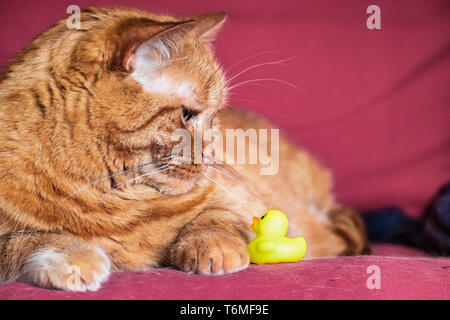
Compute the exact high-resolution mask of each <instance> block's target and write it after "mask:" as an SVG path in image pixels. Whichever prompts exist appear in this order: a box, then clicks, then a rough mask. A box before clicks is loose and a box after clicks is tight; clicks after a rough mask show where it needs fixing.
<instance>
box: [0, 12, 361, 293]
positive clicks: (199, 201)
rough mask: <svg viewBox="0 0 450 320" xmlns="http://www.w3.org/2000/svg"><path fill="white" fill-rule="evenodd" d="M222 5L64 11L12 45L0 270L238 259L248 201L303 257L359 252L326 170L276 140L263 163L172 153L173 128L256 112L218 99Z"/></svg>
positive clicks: (49, 282) (49, 276) (357, 232)
mask: <svg viewBox="0 0 450 320" xmlns="http://www.w3.org/2000/svg"><path fill="white" fill-rule="evenodd" d="M223 18H224V16H223V15H221V14H217V15H206V16H199V17H191V18H185V19H175V18H171V17H162V16H155V15H150V14H147V13H145V12H140V11H137V10H133V9H124V8H106V9H89V10H86V11H84V12H83V13H82V19H81V29H80V30H68V29H67V28H66V26H65V21H64V20H63V21H61V22H59V23H58V24H57V25H55V26H54V27H53V28H51V29H50V30H49V31H46V32H45V33H43V34H42V35H41V36H39V37H38V38H37V39H36V40H35V41H33V43H32V44H31V45H30V46H29V47H28V48H27V49H26V50H24V51H23V52H22V53H21V54H20V55H19V56H18V58H17V60H16V62H15V63H14V64H13V65H11V67H10V68H9V70H8V72H7V73H6V74H4V75H3V77H2V79H1V82H0V178H1V181H2V183H1V184H0V256H1V260H0V278H1V279H3V280H10V279H17V278H21V279H24V280H28V281H32V282H33V283H36V284H38V285H41V286H46V287H56V288H62V289H67V290H96V289H97V288H99V286H100V284H101V282H103V281H104V280H105V279H106V278H107V276H108V274H109V272H110V271H114V270H142V269H148V268H152V267H158V266H166V265H174V266H176V267H178V268H180V269H182V270H185V271H191V272H198V273H202V274H222V273H225V272H233V271H237V270H241V269H243V268H245V267H246V266H247V265H248V253H247V248H246V244H247V243H248V241H249V239H250V238H251V237H252V231H251V229H250V224H251V221H252V216H254V215H257V216H258V215H262V214H263V213H264V212H265V211H267V210H269V209H280V210H282V211H284V212H285V213H286V214H287V215H288V217H289V219H290V233H291V234H293V235H298V236H302V237H304V238H305V239H306V241H307V243H308V252H307V255H306V257H307V258H317V257H326V256H335V255H343V254H360V253H364V252H367V250H368V247H367V240H366V237H365V233H364V228H363V226H362V225H361V222H360V220H359V219H358V217H357V216H356V215H355V214H354V213H353V212H351V211H350V210H346V209H341V208H339V206H338V205H337V204H336V203H335V202H334V199H333V196H332V193H331V179H330V175H329V174H328V172H327V171H326V170H324V169H322V168H321V167H320V166H319V165H318V164H317V163H316V162H315V161H314V160H313V159H312V158H311V157H310V156H309V155H308V154H307V153H306V152H303V151H301V150H298V149H297V148H296V147H294V146H292V145H291V144H290V143H289V142H287V141H285V140H283V139H282V140H281V141H280V160H279V171H278V173H276V174H275V175H261V174H260V171H259V170H260V167H259V166H258V165H250V164H249V165H236V166H235V167H234V172H235V173H234V172H231V171H229V170H228V169H227V170H219V171H218V170H217V169H214V168H213V166H210V165H207V164H192V165H185V164H179V163H174V162H171V161H173V160H172V159H170V157H169V156H170V152H171V150H172V148H173V147H174V145H175V144H176V142H173V141H172V140H171V139H170V137H171V133H172V132H173V131H174V130H176V129H178V128H185V129H187V130H189V131H193V130H194V127H195V126H199V125H200V126H202V127H204V128H207V127H210V126H211V124H212V123H217V124H220V128H221V130H224V129H225V128H242V129H244V130H246V129H248V128H254V129H259V128H268V127H269V126H268V124H267V123H266V122H264V121H263V120H261V119H259V118H257V117H255V116H252V115H249V114H245V113H241V112H238V111H233V110H231V109H222V108H223V106H224V104H225V98H226V89H225V80H224V78H223V75H222V72H221V70H220V68H219V67H218V65H217V64H216V62H215V61H214V58H213V55H212V52H211V50H210V48H209V46H208V43H209V41H210V40H209V38H210V37H211V35H212V33H213V32H215V29H217V28H218V26H219V25H220V24H221V22H222V21H223ZM216 114H218V116H217V117H216ZM142 174H144V176H143V177H141V178H138V176H139V175H142ZM212 180H214V181H212Z"/></svg>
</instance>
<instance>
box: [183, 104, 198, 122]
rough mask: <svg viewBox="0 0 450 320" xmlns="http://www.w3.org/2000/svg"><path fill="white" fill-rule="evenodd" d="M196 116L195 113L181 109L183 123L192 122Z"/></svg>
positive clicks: (184, 108)
mask: <svg viewBox="0 0 450 320" xmlns="http://www.w3.org/2000/svg"><path fill="white" fill-rule="evenodd" d="M197 114H198V112H197V111H195V110H192V109H188V108H186V107H183V113H182V116H183V121H184V122H185V123H186V122H188V121H189V120H192V119H193V118H194V117H195V116H196V115H197Z"/></svg>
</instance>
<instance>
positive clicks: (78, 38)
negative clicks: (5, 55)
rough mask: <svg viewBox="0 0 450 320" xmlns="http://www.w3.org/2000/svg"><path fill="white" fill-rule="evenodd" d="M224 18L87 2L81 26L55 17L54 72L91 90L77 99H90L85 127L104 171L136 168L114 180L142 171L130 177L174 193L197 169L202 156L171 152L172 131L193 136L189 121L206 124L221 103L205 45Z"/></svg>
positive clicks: (220, 82) (220, 85) (217, 74)
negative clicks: (187, 158) (183, 157)
mask: <svg viewBox="0 0 450 320" xmlns="http://www.w3.org/2000/svg"><path fill="white" fill-rule="evenodd" d="M224 20H225V14H224V13H218V14H209V15H202V16H194V17H186V18H173V17H168V16H158V15H151V14H148V13H145V12H141V11H138V10H134V9H125V8H102V9H100V8H90V9H87V10H84V11H82V13H81V21H80V26H81V28H80V29H79V30H77V29H74V30H69V29H67V28H66V27H65V26H64V25H63V23H64V22H61V23H60V26H59V29H60V30H61V31H60V32H61V35H60V37H61V36H62V37H63V38H65V39H66V40H65V41H64V42H60V45H59V46H60V48H59V51H58V52H57V59H59V60H61V61H62V62H61V64H60V66H59V65H58V67H57V68H55V70H56V71H55V74H56V77H57V80H60V79H61V78H63V77H70V78H71V79H70V81H71V82H74V81H75V82H76V81H79V82H80V83H81V84H82V86H83V87H84V90H86V91H87V92H88V93H89V97H88V100H89V101H81V100H80V102H79V103H88V104H89V106H88V108H89V121H90V125H89V127H90V129H89V130H91V133H92V135H93V137H94V136H95V139H97V140H96V141H97V143H98V144H100V146H99V148H100V149H101V150H102V152H104V153H105V154H104V159H103V161H104V162H105V165H106V166H107V167H108V170H109V172H110V173H111V174H116V173H118V172H121V171H130V169H131V171H132V170H133V169H134V168H137V167H139V168H140V169H139V170H136V171H135V172H131V173H130V174H118V175H116V176H115V178H114V179H115V182H114V183H116V184H118V185H121V184H123V183H126V182H127V181H130V178H136V177H137V176H138V175H144V176H143V177H141V178H139V179H134V180H132V182H130V183H131V184H132V183H144V184H146V185H149V186H152V187H154V188H155V189H157V190H159V191H161V192H163V193H165V194H172V195H175V194H181V193H185V192H187V191H189V190H190V189H191V188H192V187H193V186H194V185H195V183H196V181H197V180H198V178H199V177H200V176H201V175H202V172H203V170H205V164H203V163H196V164H194V163H191V164H185V163H180V162H179V161H175V160H172V159H170V156H171V153H172V149H173V148H174V147H175V146H176V145H177V144H179V143H180V141H181V137H179V139H173V133H174V132H175V130H177V129H186V130H188V131H189V132H190V133H191V138H192V139H193V137H194V134H193V132H194V128H200V127H201V128H202V129H203V130H206V129H208V128H210V127H211V123H212V121H213V119H214V117H215V115H216V113H217V112H218V110H219V109H221V108H222V107H223V106H224V104H225V100H226V86H225V79H224V75H223V72H222V70H221V68H220V66H219V64H218V63H217V62H216V60H215V58H214V56H213V52H212V50H211V41H212V38H213V36H214V34H215V33H216V32H217V31H218V29H219V28H220V26H221V25H222V23H223V22H224ZM70 81H69V82H70ZM68 86H71V85H70V84H68ZM65 89H66V90H67V91H69V89H67V88H65ZM70 90H72V91H73V90H75V89H74V88H73V87H72V86H71V87H70ZM92 141H94V140H92ZM92 143H93V142H92ZM192 146H194V143H192ZM204 147H206V145H205V146H204ZM193 150H194V148H192V162H194V159H193V157H194V152H193ZM96 160H97V161H98V159H96ZM150 162H151V163H150ZM148 163H150V164H148ZM167 164H170V166H169V167H168V166H167ZM156 172H158V173H156Z"/></svg>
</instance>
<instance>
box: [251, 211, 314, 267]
mask: <svg viewBox="0 0 450 320" xmlns="http://www.w3.org/2000/svg"><path fill="white" fill-rule="evenodd" d="M252 229H253V231H255V232H256V234H257V236H256V238H255V239H253V240H252V241H251V242H250V243H249V244H248V250H249V253H250V261H251V262H253V263H257V264H262V263H278V262H296V261H299V260H300V259H302V258H303V257H304V256H305V253H306V242H305V239H303V238H294V239H292V238H287V237H286V232H287V229H288V219H287V217H286V215H285V214H284V213H283V212H281V211H279V210H269V211H267V212H266V213H265V214H264V215H263V216H262V217H261V218H257V217H253V224H252Z"/></svg>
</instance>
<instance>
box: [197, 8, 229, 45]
mask: <svg viewBox="0 0 450 320" xmlns="http://www.w3.org/2000/svg"><path fill="white" fill-rule="evenodd" d="M226 17H227V14H226V13H225V12H217V13H210V14H204V15H200V16H195V17H192V20H194V21H195V27H194V31H195V33H196V36H197V37H199V38H200V39H201V40H203V41H204V42H207V43H210V42H212V41H214V40H215V37H216V35H217V33H218V32H219V30H220V29H221V28H222V26H223V25H224V23H225V20H226Z"/></svg>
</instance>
